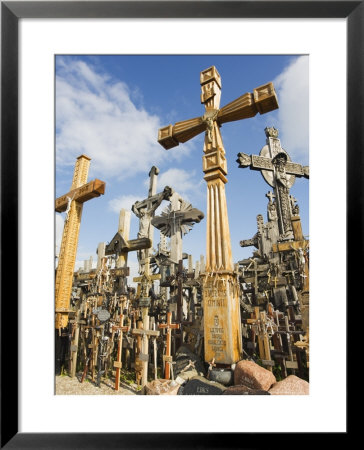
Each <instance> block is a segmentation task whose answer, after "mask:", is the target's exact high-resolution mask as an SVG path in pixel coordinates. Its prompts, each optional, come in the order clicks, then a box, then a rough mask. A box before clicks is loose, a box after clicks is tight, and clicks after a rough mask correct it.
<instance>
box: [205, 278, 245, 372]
mask: <svg viewBox="0 0 364 450" xmlns="http://www.w3.org/2000/svg"><path fill="white" fill-rule="evenodd" d="M204 335H205V336H204V337H205V360H206V361H211V360H212V359H215V362H216V363H222V364H233V363H234V362H236V361H238V360H239V358H240V353H241V330H240V309H239V303H238V290H237V286H236V285H235V280H234V278H233V277H232V276H231V275H228V274H224V275H217V276H216V277H214V276H213V277H209V278H207V280H206V282H205V284H204Z"/></svg>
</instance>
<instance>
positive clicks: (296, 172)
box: [237, 127, 309, 241]
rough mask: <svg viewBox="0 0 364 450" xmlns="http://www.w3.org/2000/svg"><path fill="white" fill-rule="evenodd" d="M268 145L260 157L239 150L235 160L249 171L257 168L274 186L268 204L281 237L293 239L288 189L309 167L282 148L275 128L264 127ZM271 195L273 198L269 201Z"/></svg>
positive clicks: (281, 238) (304, 174) (307, 173)
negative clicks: (276, 221) (276, 220)
mask: <svg viewBox="0 0 364 450" xmlns="http://www.w3.org/2000/svg"><path fill="white" fill-rule="evenodd" d="M264 131H265V134H266V136H267V141H266V142H267V145H265V146H264V147H263V148H262V149H261V151H260V154H259V156H257V155H247V154H245V153H238V159H237V162H238V163H239V167H240V168H245V167H250V169H251V170H259V171H261V174H262V176H263V178H264V180H265V181H266V182H267V183H268V184H269V185H270V186H272V187H273V190H274V195H272V196H271V197H270V200H269V203H270V205H269V206H270V207H271V208H272V209H273V207H274V206H275V209H276V211H277V216H278V227H279V234H280V240H281V241H284V240H292V239H294V230H293V228H292V216H293V215H294V213H295V211H292V199H291V198H290V193H289V190H290V188H291V187H292V186H293V184H294V182H295V179H296V177H305V178H309V168H308V166H301V165H300V164H296V163H293V162H291V158H290V157H289V155H288V153H287V152H286V151H285V150H284V149H283V148H282V147H281V142H280V140H279V139H278V130H277V129H275V128H274V127H267V128H266V129H265V130H264ZM272 197H274V198H275V201H274V202H272Z"/></svg>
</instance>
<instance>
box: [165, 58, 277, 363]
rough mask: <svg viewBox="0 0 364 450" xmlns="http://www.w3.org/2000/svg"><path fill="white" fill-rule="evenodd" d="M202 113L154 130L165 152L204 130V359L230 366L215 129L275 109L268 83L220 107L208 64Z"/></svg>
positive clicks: (221, 176)
mask: <svg viewBox="0 0 364 450" xmlns="http://www.w3.org/2000/svg"><path fill="white" fill-rule="evenodd" d="M200 84H201V89H202V94H201V103H203V104H204V105H205V114H204V115H203V116H202V117H197V118H194V119H190V120H185V121H182V122H177V123H176V124H175V125H174V126H172V125H169V126H167V127H164V128H161V129H160V130H159V135H158V142H159V143H160V144H161V145H162V146H163V147H164V148H165V149H166V150H168V149H170V148H172V147H175V146H176V145H178V144H179V143H180V142H186V141H188V140H189V139H191V138H193V137H194V136H197V135H198V134H199V133H201V132H203V131H204V132H205V141H204V148H203V151H204V156H203V172H204V173H205V176H204V179H205V180H206V182H207V224H206V225H207V233H206V266H205V273H202V274H201V277H202V278H203V303H204V342H205V361H212V360H213V359H215V362H216V363H219V364H226V365H230V364H233V363H235V362H237V361H238V360H239V359H240V358H241V353H242V341H241V323H240V304H239V283H238V280H237V275H236V273H234V267H233V259H232V253H231V242H230V230H229V223H228V214H227V205H226V195H225V184H226V183H227V178H226V175H227V163H226V158H225V149H224V145H223V142H222V137H221V133H220V127H221V125H222V124H224V123H226V122H232V121H235V120H240V119H247V118H249V117H254V116H255V115H256V114H257V113H258V112H259V113H260V114H264V113H267V112H269V111H272V110H274V109H276V108H278V101H277V96H276V93H275V90H274V87H273V84H272V83H268V84H266V85H264V86H260V87H258V88H256V89H254V90H253V93H246V94H244V95H242V96H241V97H239V98H237V99H236V100H234V101H232V102H230V103H229V104H227V105H226V106H224V107H222V108H220V97H221V77H220V75H219V73H218V71H217V70H216V68H215V67H214V66H212V67H210V68H208V69H206V70H204V71H202V72H201V74H200Z"/></svg>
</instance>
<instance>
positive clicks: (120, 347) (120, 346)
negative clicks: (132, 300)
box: [113, 311, 129, 391]
mask: <svg viewBox="0 0 364 450" xmlns="http://www.w3.org/2000/svg"><path fill="white" fill-rule="evenodd" d="M123 325H124V315H123V312H122V311H121V312H120V322H119V326H118V327H116V326H113V331H114V330H119V333H120V334H119V339H118V353H117V356H116V361H114V367H115V368H116V371H115V391H118V390H119V384H120V369H121V367H122V363H121V354H122V351H123V332H127V331H128V330H129V327H124V326H123Z"/></svg>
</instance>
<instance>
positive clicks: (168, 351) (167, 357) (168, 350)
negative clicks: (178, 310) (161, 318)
mask: <svg viewBox="0 0 364 450" xmlns="http://www.w3.org/2000/svg"><path fill="white" fill-rule="evenodd" d="M179 327H180V324H179V323H172V313H171V312H167V323H161V324H160V325H159V328H162V329H163V328H165V329H166V330H167V347H166V354H165V355H164V360H165V363H166V364H165V369H164V378H165V379H166V380H169V374H170V363H171V361H172V359H171V358H172V357H171V330H173V329H177V328H179Z"/></svg>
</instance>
